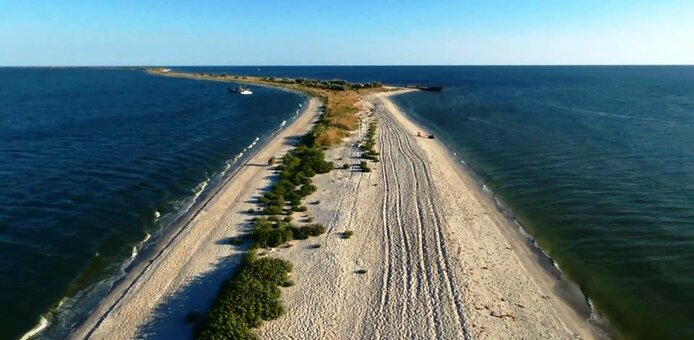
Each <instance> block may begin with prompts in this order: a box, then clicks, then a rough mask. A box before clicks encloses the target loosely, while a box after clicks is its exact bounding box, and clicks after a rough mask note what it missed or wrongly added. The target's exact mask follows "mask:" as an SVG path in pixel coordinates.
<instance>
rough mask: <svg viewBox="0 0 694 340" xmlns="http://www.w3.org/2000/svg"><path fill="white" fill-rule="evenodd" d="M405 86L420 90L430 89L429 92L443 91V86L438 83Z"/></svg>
mask: <svg viewBox="0 0 694 340" xmlns="http://www.w3.org/2000/svg"><path fill="white" fill-rule="evenodd" d="M406 87H407V88H410V89H417V90H420V91H430V92H441V91H443V86H440V85H434V86H422V85H407V86H406Z"/></svg>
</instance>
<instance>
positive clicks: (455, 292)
mask: <svg viewBox="0 0 694 340" xmlns="http://www.w3.org/2000/svg"><path fill="white" fill-rule="evenodd" d="M376 111H377V113H378V114H379V119H380V120H381V121H382V122H383V124H382V125H383V126H384V127H387V128H388V129H390V130H391V131H392V134H393V135H394V136H395V137H396V139H397V143H398V148H399V150H400V152H401V154H402V155H403V156H404V157H405V158H406V159H407V161H408V162H409V163H410V165H411V166H412V169H413V172H414V183H413V184H414V189H415V195H414V196H415V198H416V201H417V205H416V211H417V217H418V218H417V219H418V226H419V228H420V229H419V232H420V233H422V235H421V237H422V243H421V244H420V246H421V247H424V248H425V249H426V250H429V251H434V252H435V254H431V255H435V257H436V260H437V261H434V262H435V266H436V274H438V275H439V276H440V280H441V281H442V282H441V283H442V285H443V286H444V287H443V288H445V296H443V297H439V299H437V300H439V301H443V299H445V300H447V301H451V302H452V303H453V306H451V307H452V308H451V310H452V311H453V318H454V321H455V323H456V324H457V325H459V332H458V333H459V335H460V336H462V337H464V338H466V339H468V338H469V333H468V332H467V328H466V326H465V320H464V311H463V307H462V302H461V300H460V291H459V289H458V288H457V286H458V285H457V280H456V277H455V271H454V267H453V265H452V263H451V258H450V252H449V250H448V247H447V245H446V239H445V235H444V233H443V228H444V221H443V218H442V216H441V213H440V212H439V211H438V209H437V208H436V204H435V202H434V194H435V192H436V191H435V188H434V186H433V181H432V179H431V175H430V172H429V170H428V169H427V166H426V165H427V164H426V161H425V160H424V159H423V158H422V157H421V156H420V155H419V153H417V152H415V151H414V150H413V146H412V143H411V140H410V138H408V135H409V133H408V132H407V131H405V130H404V128H402V127H401V126H400V125H399V124H398V123H397V122H396V121H394V118H393V117H391V116H390V114H389V113H388V112H387V108H386V107H385V105H384V103H383V102H382V101H381V100H380V99H379V100H378V102H377V103H376ZM384 130H385V128H384ZM389 132H390V131H389ZM391 153H392V152H391ZM418 173H419V174H421V176H420V175H418ZM422 177H423V178H422ZM420 181H423V182H424V185H420ZM422 207H424V208H422ZM422 221H431V222H432V223H431V224H432V225H431V227H430V228H426V231H430V232H432V231H433V235H429V236H430V237H433V238H434V239H433V240H432V241H433V242H431V243H433V245H434V248H435V249H433V250H432V249H429V247H428V246H429V242H427V241H426V240H427V234H426V231H425V230H424V228H423V226H422ZM428 268H431V266H429V267H428ZM439 293H440V292H439V291H438V290H436V291H435V292H434V294H433V295H432V297H438V295H439ZM442 298H443V299H442ZM439 306H441V307H443V305H439ZM438 312H439V313H440V312H441V311H440V310H439V311H438ZM438 315H440V314H438ZM437 319H438V318H437ZM438 321H439V322H440V321H441V320H440V319H438ZM437 326H438V325H437ZM437 334H441V333H439V331H437Z"/></svg>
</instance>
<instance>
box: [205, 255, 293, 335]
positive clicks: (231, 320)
mask: <svg viewBox="0 0 694 340" xmlns="http://www.w3.org/2000/svg"><path fill="white" fill-rule="evenodd" d="M291 271H292V265H291V263H289V262H287V261H284V260H280V259H276V258H262V259H256V258H255V251H254V250H251V251H249V252H248V253H247V255H246V259H244V264H243V265H242V266H241V270H240V271H239V272H238V273H237V274H236V275H235V276H234V277H233V278H231V279H230V280H228V281H227V282H226V283H225V284H224V285H223V286H222V289H221V290H220V292H219V295H218V296H217V300H216V303H215V304H214V306H213V308H212V310H211V311H210V313H209V314H208V315H207V317H206V318H205V319H203V320H201V321H200V323H199V324H198V325H199V326H198V327H196V328H195V333H196V334H195V335H196V336H195V338H197V339H204V340H220V339H238V340H245V339H249V340H250V339H257V337H256V335H255V334H253V332H251V331H250V328H252V327H258V326H259V325H260V323H261V322H262V321H263V320H272V319H276V318H278V317H279V316H280V315H282V313H284V307H283V306H282V300H281V292H280V290H279V288H278V286H289V285H292V282H291V281H290V280H289V278H288V276H287V274H288V273H290V272H291Z"/></svg>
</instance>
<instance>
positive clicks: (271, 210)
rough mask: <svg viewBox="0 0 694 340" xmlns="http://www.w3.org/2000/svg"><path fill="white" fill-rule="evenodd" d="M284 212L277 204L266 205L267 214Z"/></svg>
mask: <svg viewBox="0 0 694 340" xmlns="http://www.w3.org/2000/svg"><path fill="white" fill-rule="evenodd" d="M281 213H282V208H281V207H278V206H276V205H271V206H268V207H265V215H279V214H281Z"/></svg>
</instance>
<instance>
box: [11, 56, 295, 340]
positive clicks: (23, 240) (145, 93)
mask: <svg viewBox="0 0 694 340" xmlns="http://www.w3.org/2000/svg"><path fill="white" fill-rule="evenodd" d="M227 86H228V85H226V84H222V83H217V82H207V81H195V80H185V79H169V78H161V77H155V76H149V75H147V74H145V73H143V72H140V71H131V70H116V69H0V188H1V189H0V301H2V306H3V308H2V309H0V338H1V339H11V338H14V337H19V336H21V335H22V334H23V333H25V332H27V331H28V330H29V329H31V328H32V327H33V326H35V325H36V324H37V323H38V322H39V316H40V315H44V317H46V319H47V321H49V322H50V325H51V326H50V327H49V328H48V331H47V332H46V333H45V334H44V335H45V336H46V337H51V338H60V337H62V336H64V332H65V329H66V328H69V327H70V325H72V324H73V323H74V322H75V321H76V320H78V319H79V318H80V317H83V315H84V309H86V308H89V307H91V306H93V303H94V302H95V301H97V300H98V298H100V297H101V296H102V295H103V293H104V291H105V290H106V289H108V286H109V285H110V283H111V282H112V281H113V280H114V279H116V278H118V277H119V274H121V273H122V268H123V266H124V264H126V263H127V261H129V259H130V258H131V257H132V256H133V255H134V254H135V253H136V252H137V251H139V250H140V248H141V247H142V246H143V245H144V244H145V243H143V241H145V240H146V239H147V238H149V235H152V236H154V238H156V235H157V234H158V232H159V231H160V229H161V228H162V227H164V226H165V225H166V224H167V223H168V222H170V221H171V219H173V217H175V216H176V214H177V213H180V212H182V211H184V210H185V209H187V208H188V207H189V206H190V204H191V203H192V202H193V200H194V198H195V197H196V196H197V195H198V194H199V193H200V192H201V190H202V189H203V188H204V187H205V186H206V184H207V183H208V182H210V181H214V178H215V177H216V176H219V174H220V173H221V172H223V171H224V170H225V169H226V168H227V167H229V166H231V167H233V165H228V164H230V163H231V162H232V161H233V159H234V158H235V157H236V156H237V155H238V154H239V153H240V152H242V151H243V149H244V148H245V147H247V146H248V145H250V144H251V143H252V142H253V141H254V140H255V138H256V137H259V140H258V143H263V141H265V140H266V139H267V137H268V136H269V134H271V133H272V132H274V131H276V130H277V129H278V128H279V126H280V124H281V123H282V121H283V120H289V119H291V118H292V117H293V116H294V115H295V114H296V112H297V109H298V108H299V104H301V103H303V102H304V99H303V98H302V97H300V96H298V95H295V94H291V93H287V92H282V91H278V90H272V89H265V88H259V87H256V88H254V89H253V90H254V92H255V93H254V95H252V96H238V95H230V94H227V91H226V87H227ZM247 153H248V152H247ZM158 215H160V217H159V218H157V216H158Z"/></svg>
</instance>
